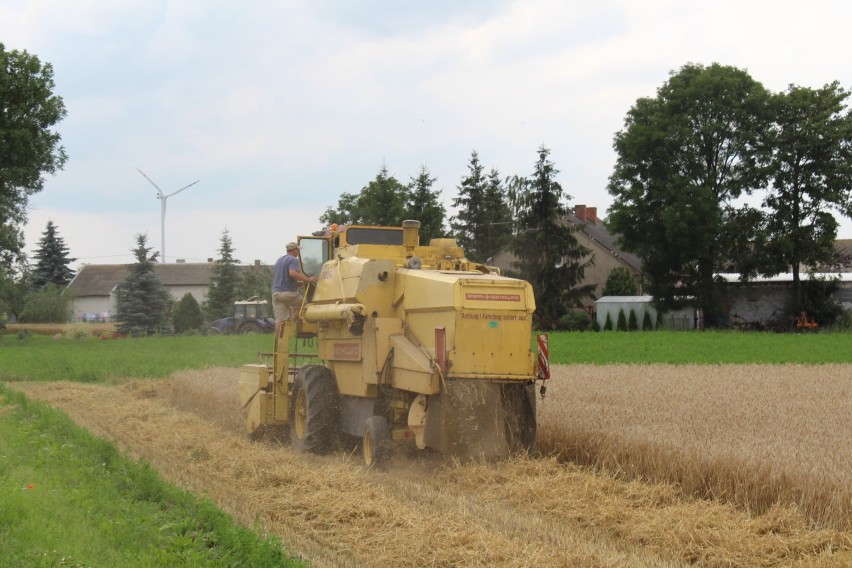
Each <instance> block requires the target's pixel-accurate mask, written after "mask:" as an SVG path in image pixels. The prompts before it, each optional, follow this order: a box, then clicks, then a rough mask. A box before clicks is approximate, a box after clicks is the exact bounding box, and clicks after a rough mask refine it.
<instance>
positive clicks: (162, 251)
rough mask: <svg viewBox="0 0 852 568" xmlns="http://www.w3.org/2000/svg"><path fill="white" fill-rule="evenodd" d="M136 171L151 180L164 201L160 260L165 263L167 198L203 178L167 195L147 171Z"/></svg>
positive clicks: (161, 213) (161, 217) (158, 196)
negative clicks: (147, 174) (146, 173)
mask: <svg viewBox="0 0 852 568" xmlns="http://www.w3.org/2000/svg"><path fill="white" fill-rule="evenodd" d="M136 171H137V172H139V173H140V174H142V175H143V176H145V179H147V180H148V181H149V182H151V185H153V186H154V187H155V188H156V190H157V199H159V200H161V201H162V203H160V260H161V261H162V262H163V264H165V262H166V200H167V199H168V198H169V197H171V196H172V195H177V194H178V193H180V192H181V191H183V190H184V189H186V188H188V187H192V186H193V185H195V184H196V183H198V182H199V181H201V180H200V179H199V180H195V181H194V182H192V183H191V184H189V185H185V186H183V187H182V188H180V189H179V190H177V191H173V192H171V193H170V194H168V195H166V194H165V193H163V190H162V189H160V187H159V186H158V185H157V184H156V183H154V182H153V180H151V178H149V177H148V176H146V175H145V172H143V171H142V170H140V169H139V168H136Z"/></svg>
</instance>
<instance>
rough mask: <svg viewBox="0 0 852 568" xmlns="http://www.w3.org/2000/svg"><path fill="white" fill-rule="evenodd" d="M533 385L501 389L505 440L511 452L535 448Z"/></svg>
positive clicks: (507, 386) (527, 450)
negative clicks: (504, 415)
mask: <svg viewBox="0 0 852 568" xmlns="http://www.w3.org/2000/svg"><path fill="white" fill-rule="evenodd" d="M535 406H536V404H535V384H529V385H511V386H509V385H506V386H504V387H503V408H504V410H505V412H506V439H507V440H508V441H509V448H510V450H511V451H514V452H517V451H523V452H529V451H530V450H532V449H533V447H534V446H535V438H536V412H535Z"/></svg>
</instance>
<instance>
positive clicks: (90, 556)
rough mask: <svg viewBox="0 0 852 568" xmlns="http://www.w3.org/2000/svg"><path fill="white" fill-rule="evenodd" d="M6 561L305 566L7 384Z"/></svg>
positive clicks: (0, 414) (3, 428)
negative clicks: (11, 388) (12, 389)
mask: <svg viewBox="0 0 852 568" xmlns="http://www.w3.org/2000/svg"><path fill="white" fill-rule="evenodd" d="M0 463H2V464H3V467H2V468H0V566H10V567H11V566H21V567H30V566H45V567H48V566H50V567H52V566H71V567H77V566H110V567H111V566H301V565H302V564H301V563H299V562H297V561H294V560H291V559H289V558H287V556H286V555H285V553H284V551H283V550H282V548H281V546H280V544H279V543H278V541H276V540H273V539H267V538H262V537H260V536H258V535H257V534H256V533H254V532H252V531H251V530H249V529H246V528H243V527H241V526H239V525H237V524H236V523H234V522H233V520H232V519H231V518H230V517H228V516H227V515H225V514H224V513H223V512H221V511H220V510H219V509H217V508H216V507H215V506H214V505H213V504H212V503H210V502H209V501H207V500H204V499H199V498H197V497H195V496H194V495H192V494H190V493H187V492H185V491H182V490H179V489H177V488H175V487H173V486H171V485H168V484H166V483H164V482H163V481H162V480H161V479H160V478H159V476H158V475H157V474H156V472H154V471H153V470H152V469H151V468H150V467H148V466H147V465H145V464H144V463H139V462H134V461H131V460H129V459H126V458H124V457H122V456H120V455H119V454H118V452H117V451H116V449H115V447H114V446H113V445H112V444H110V443H108V442H106V441H104V440H100V439H97V438H95V437H93V436H92V435H90V434H89V433H88V432H86V431H84V430H82V429H80V428H78V427H77V426H75V425H74V424H73V423H71V421H70V420H69V419H68V418H67V417H66V416H65V415H64V414H62V413H60V412H58V411H56V410H53V409H51V408H48V407H46V406H45V405H43V404H40V403H36V402H32V401H29V400H27V399H26V398H25V397H24V396H23V395H21V394H19V393H17V392H14V391H11V390H10V389H8V388H6V387H2V386H0Z"/></svg>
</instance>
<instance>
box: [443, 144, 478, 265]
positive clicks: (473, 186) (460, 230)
mask: <svg viewBox="0 0 852 568" xmlns="http://www.w3.org/2000/svg"><path fill="white" fill-rule="evenodd" d="M467 167H468V170H469V173H468V175H467V176H466V177H464V178H462V181H461V185H459V187H458V192H459V193H458V197H456V198H455V199H453V207H455V208H456V211H457V213H456V215H454V216H453V217H451V218H450V230H451V231H452V233H453V236H454V237H455V238H456V241H457V242H458V244H459V246H460V247H461V248H462V249H463V250H464V252H465V254H466V255H467V257H468V258H469V259H471V260H477V261H483V260H485V259H484V258H483V257H482V255H481V254H480V251H479V247H478V244H479V242H480V241H481V236H482V227H481V224H482V220H481V218H480V214H481V213H482V210H483V207H482V204H483V202H484V200H485V183H486V182H485V176H484V174H483V170H484V168H483V167H482V164H481V163H480V162H479V154H477V153H476V150H474V151H473V152H472V153H471V155H470V162H468V166H467Z"/></svg>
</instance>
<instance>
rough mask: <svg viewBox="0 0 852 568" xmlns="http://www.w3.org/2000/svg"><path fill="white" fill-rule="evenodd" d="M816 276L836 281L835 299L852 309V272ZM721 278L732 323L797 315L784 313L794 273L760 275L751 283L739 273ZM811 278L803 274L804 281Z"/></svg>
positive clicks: (726, 306) (791, 288)
mask: <svg viewBox="0 0 852 568" xmlns="http://www.w3.org/2000/svg"><path fill="white" fill-rule="evenodd" d="M813 276H814V277H815V278H817V279H825V280H837V281H838V283H839V289H838V290H837V292H835V293H834V295H833V297H834V299H835V300H836V301H837V302H839V303H840V304H841V305H842V306H843V307H844V308H845V309H847V310H849V309H852V272H820V273H814V275H813ZM718 277H719V278H721V279H722V280H724V282H725V283H726V290H725V296H724V297H725V301H724V305H723V311H724V312H725V313H726V314H728V318H729V320H730V321H731V322H732V323H733V322H736V321H744V322H767V321H770V320H780V321H782V322H786V321H787V320H788V319H790V318H791V317H793V316H794V315H795V314H787V313H786V312H785V310H786V306H787V305H788V304H789V302H790V300H791V299H792V295H793V274H792V273H786V274H776V275H775V276H769V277H757V278H753V279H752V280H749V281H748V282H741V281H740V275H739V274H719V275H718ZM809 278H810V275H809V274H806V273H802V274H801V275H800V279H801V281H802V282H806V281H807V280H808V279H809Z"/></svg>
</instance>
